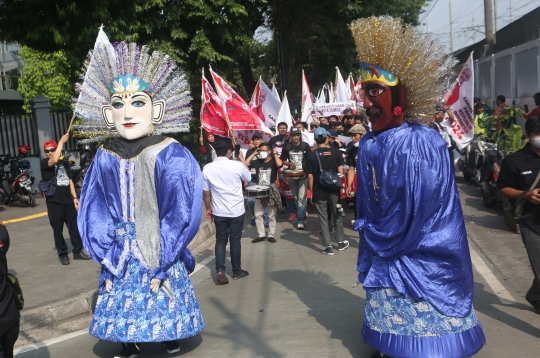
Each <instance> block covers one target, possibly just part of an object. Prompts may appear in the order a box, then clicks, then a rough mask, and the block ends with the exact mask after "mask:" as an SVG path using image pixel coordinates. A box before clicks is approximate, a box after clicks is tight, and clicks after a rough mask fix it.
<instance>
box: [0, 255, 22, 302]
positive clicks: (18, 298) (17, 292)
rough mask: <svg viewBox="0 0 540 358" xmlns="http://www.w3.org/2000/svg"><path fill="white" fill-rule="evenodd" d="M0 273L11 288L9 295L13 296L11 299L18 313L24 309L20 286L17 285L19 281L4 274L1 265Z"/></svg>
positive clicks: (4, 270) (15, 277)
mask: <svg viewBox="0 0 540 358" xmlns="http://www.w3.org/2000/svg"><path fill="white" fill-rule="evenodd" d="M0 273H1V274H3V275H4V276H5V277H6V279H7V282H8V284H9V286H10V287H11V293H12V294H13V299H14V300H15V306H17V308H18V309H19V311H20V310H22V309H23V308H24V296H23V293H22V288H21V284H20V283H19V279H18V278H17V276H15V275H12V274H10V273H9V272H6V269H5V268H4V265H2V264H1V263H0Z"/></svg>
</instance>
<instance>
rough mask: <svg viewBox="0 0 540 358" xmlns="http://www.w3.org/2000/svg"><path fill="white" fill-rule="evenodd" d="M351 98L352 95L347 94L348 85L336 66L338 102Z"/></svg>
mask: <svg viewBox="0 0 540 358" xmlns="http://www.w3.org/2000/svg"><path fill="white" fill-rule="evenodd" d="M349 99H351V96H350V95H347V85H346V84H345V81H343V77H342V76H341V72H339V68H338V67H336V102H346V101H348V100H349Z"/></svg>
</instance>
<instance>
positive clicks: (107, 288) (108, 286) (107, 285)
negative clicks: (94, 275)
mask: <svg viewBox="0 0 540 358" xmlns="http://www.w3.org/2000/svg"><path fill="white" fill-rule="evenodd" d="M111 290H112V281H111V280H105V291H107V292H111Z"/></svg>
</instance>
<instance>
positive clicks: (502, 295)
mask: <svg viewBox="0 0 540 358" xmlns="http://www.w3.org/2000/svg"><path fill="white" fill-rule="evenodd" d="M469 251H470V252H471V259H472V263H473V265H474V268H475V269H476V271H478V273H479V274H480V275H482V277H483V278H484V280H486V283H487V284H488V285H489V287H490V288H491V290H492V291H493V293H495V295H496V296H497V298H498V299H499V301H500V302H501V303H502V304H503V305H513V304H515V303H516V300H515V299H514V298H513V297H512V295H511V294H510V292H508V290H507V289H506V288H504V286H503V284H502V283H501V281H499V280H498V279H497V277H495V275H494V274H493V271H492V270H491V269H490V268H489V266H488V265H487V264H486V263H485V261H484V260H483V259H482V258H481V257H480V255H478V253H477V252H476V250H474V249H473V248H472V247H471V245H469Z"/></svg>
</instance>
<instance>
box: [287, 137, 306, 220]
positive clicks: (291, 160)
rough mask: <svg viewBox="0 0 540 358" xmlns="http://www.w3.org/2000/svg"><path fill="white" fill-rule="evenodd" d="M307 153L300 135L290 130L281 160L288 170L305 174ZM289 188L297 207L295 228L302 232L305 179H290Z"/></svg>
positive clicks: (304, 217)
mask: <svg viewBox="0 0 540 358" xmlns="http://www.w3.org/2000/svg"><path fill="white" fill-rule="evenodd" d="M308 153H311V147H310V146H309V144H307V143H305V142H302V133H301V132H300V130H299V129H298V128H293V129H291V141H290V142H289V143H287V144H286V145H285V147H283V152H281V160H282V161H283V164H284V165H286V166H288V167H289V169H292V170H297V171H303V172H305V170H306V169H305V168H306V161H307V156H308ZM288 180H289V186H290V187H291V191H292V194H293V196H294V203H295V204H296V207H297V214H296V223H297V226H296V228H297V229H298V230H304V227H305V225H306V206H307V177H306V176H304V177H298V178H296V177H290V178H288Z"/></svg>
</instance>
